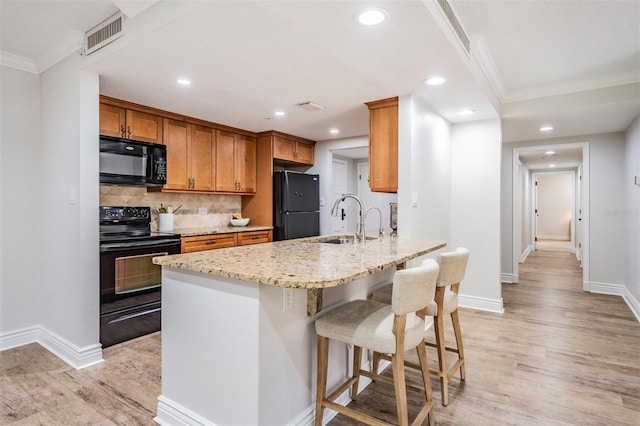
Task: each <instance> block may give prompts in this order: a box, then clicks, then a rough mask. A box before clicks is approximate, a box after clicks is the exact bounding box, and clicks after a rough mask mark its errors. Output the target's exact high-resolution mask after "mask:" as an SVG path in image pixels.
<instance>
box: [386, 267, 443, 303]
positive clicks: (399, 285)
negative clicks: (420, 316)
mask: <svg viewBox="0 0 640 426" xmlns="http://www.w3.org/2000/svg"><path fill="white" fill-rule="evenodd" d="M439 269H440V268H439V267H438V264H437V263H436V262H435V261H434V260H432V259H427V260H425V261H424V262H423V263H422V266H419V267H417V268H411V269H402V270H399V271H396V273H395V275H394V276H393V290H392V293H391V311H392V312H393V313H394V314H396V315H406V314H408V313H411V312H416V311H419V310H420V309H423V308H425V307H426V306H427V305H428V304H429V303H430V302H431V301H432V300H433V297H434V294H435V291H436V281H437V279H438V271H439Z"/></svg>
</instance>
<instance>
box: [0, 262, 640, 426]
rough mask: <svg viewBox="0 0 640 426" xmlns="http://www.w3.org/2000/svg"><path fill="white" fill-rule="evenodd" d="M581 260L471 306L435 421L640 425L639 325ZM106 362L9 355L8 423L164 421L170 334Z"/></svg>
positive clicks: (379, 393) (3, 416)
mask: <svg viewBox="0 0 640 426" xmlns="http://www.w3.org/2000/svg"><path fill="white" fill-rule="evenodd" d="M577 265H578V263H577V261H576V260H575V257H574V256H573V255H571V254H570V253H558V252H544V251H537V252H533V253H531V254H530V255H529V257H528V258H527V261H526V262H525V264H523V265H521V269H520V280H521V282H520V284H504V285H503V297H504V304H505V309H506V312H505V313H504V314H493V313H487V312H479V311H472V310H466V309H461V326H462V333H463V338H464V343H465V352H466V358H467V380H466V382H465V383H461V382H460V381H459V380H457V379H453V380H452V381H451V383H450V385H449V386H450V388H449V405H448V406H447V407H442V406H441V404H440V388H439V383H438V381H437V380H435V379H434V380H432V382H433V388H434V396H435V402H436V410H435V411H436V412H435V419H436V423H437V424H439V425H507V424H508V425H638V424H640V324H639V323H638V322H637V320H636V319H635V318H634V317H633V314H632V313H631V311H630V310H629V308H628V307H627V306H626V304H625V303H624V301H623V300H622V298H620V297H616V296H605V295H597V294H589V293H584V292H582V281H581V271H580V269H579V268H578V266H577ZM464 285H472V283H470V282H469V283H463V286H464ZM447 325H449V324H447ZM447 330H448V333H447V336H451V330H450V328H448V329H447ZM428 353H429V357H430V362H432V363H435V353H434V352H433V351H432V350H429V352H428ZM409 356H413V354H410V355H409ZM104 358H105V362H103V363H101V364H99V365H96V366H93V367H89V368H86V369H83V370H80V371H76V370H73V369H71V368H69V367H68V366H66V364H64V363H63V362H62V361H60V360H58V359H57V358H56V357H54V356H53V355H51V354H50V353H49V352H47V351H46V350H45V349H43V348H41V347H40V346H39V345H37V344H33V345H28V346H24V347H21V348H17V349H12V350H8V351H4V352H0V424H3V425H4V424H11V425H40V424H42V425H67V424H68V425H72V424H73V425H75V424H86V425H98V424H99V425H111V424H120V425H152V424H154V422H153V417H154V416H155V410H156V403H157V397H158V395H159V394H160V390H161V388H160V334H159V333H156V334H153V335H150V336H145V337H143V338H140V339H136V340H133V341H130V342H126V343H124V344H120V345H116V346H112V347H110V348H107V349H105V351H104ZM434 365H435V364H434ZM411 374H412V375H414V377H416V378H417V376H416V375H415V374H414V373H411ZM410 397H411V398H412V399H413V400H414V401H415V398H416V396H414V395H413V394H411V393H410ZM352 404H353V405H354V406H358V407H359V409H364V410H370V409H371V407H374V408H375V409H376V410H379V409H382V410H384V413H383V414H382V415H381V416H380V417H381V418H383V419H386V420H389V421H395V414H394V411H393V410H394V409H393V405H394V402H393V390H392V389H391V388H390V387H388V386H387V385H384V384H378V383H374V384H372V385H371V386H369V387H368V388H367V389H366V390H365V391H363V392H362V393H361V395H360V396H359V398H358V400H357V401H355V402H353V403H352ZM414 404H415V402H414V403H413V404H412V405H411V407H412V409H413V411H410V415H415V405H414ZM376 412H378V411H376ZM352 424H354V422H352V421H351V420H349V419H345V418H343V417H341V416H338V417H336V418H334V419H333V420H332V422H331V425H338V426H339V425H352Z"/></svg>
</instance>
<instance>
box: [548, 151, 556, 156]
mask: <svg viewBox="0 0 640 426" xmlns="http://www.w3.org/2000/svg"><path fill="white" fill-rule="evenodd" d="M555 153H556V152H555V151H547V152H545V154H546V155H553V154H555Z"/></svg>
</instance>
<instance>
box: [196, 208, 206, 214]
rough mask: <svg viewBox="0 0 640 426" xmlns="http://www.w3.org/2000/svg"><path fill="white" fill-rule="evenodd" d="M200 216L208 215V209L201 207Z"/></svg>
mask: <svg viewBox="0 0 640 426" xmlns="http://www.w3.org/2000/svg"><path fill="white" fill-rule="evenodd" d="M198 214H207V208H206V207H200V208H199V209H198Z"/></svg>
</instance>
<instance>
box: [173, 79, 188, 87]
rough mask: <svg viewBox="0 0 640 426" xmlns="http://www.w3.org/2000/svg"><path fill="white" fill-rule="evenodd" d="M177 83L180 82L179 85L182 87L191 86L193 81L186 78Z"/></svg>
mask: <svg viewBox="0 0 640 426" xmlns="http://www.w3.org/2000/svg"><path fill="white" fill-rule="evenodd" d="M176 81H177V82H178V84H180V85H182V86H189V85H190V84H191V80H188V79H186V78H179V79H178V80H176Z"/></svg>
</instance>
